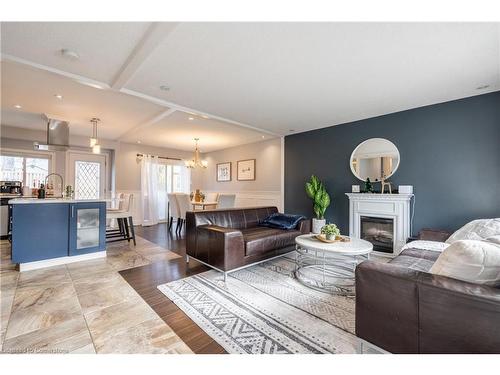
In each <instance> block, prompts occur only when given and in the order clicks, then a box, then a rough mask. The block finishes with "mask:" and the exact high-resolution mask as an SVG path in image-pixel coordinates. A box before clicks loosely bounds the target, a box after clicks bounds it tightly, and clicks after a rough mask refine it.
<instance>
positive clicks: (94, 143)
mask: <svg viewBox="0 0 500 375" xmlns="http://www.w3.org/2000/svg"><path fill="white" fill-rule="evenodd" d="M99 121H101V120H99V119H98V118H97V117H94V118H92V119H91V120H90V122H91V123H92V137H91V138H90V147H92V152H93V153H94V154H100V153H101V145H100V144H99V140H98V139H97V123H98V122H99Z"/></svg>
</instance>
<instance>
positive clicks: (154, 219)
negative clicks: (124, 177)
mask: <svg viewBox="0 0 500 375" xmlns="http://www.w3.org/2000/svg"><path fill="white" fill-rule="evenodd" d="M141 199H142V225H144V226H147V225H155V224H158V158H157V157H156V156H152V155H143V157H142V160H141Z"/></svg>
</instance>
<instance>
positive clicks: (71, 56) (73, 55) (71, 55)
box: [59, 48, 80, 60]
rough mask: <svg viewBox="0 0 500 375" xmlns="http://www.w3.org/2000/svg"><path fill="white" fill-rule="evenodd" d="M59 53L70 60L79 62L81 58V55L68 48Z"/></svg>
mask: <svg viewBox="0 0 500 375" xmlns="http://www.w3.org/2000/svg"><path fill="white" fill-rule="evenodd" d="M59 52H61V56H62V57H66V58H67V59H69V60H78V59H79V58H80V55H79V54H78V53H77V52H75V51H72V50H70V49H67V48H63V49H61V50H60V51H59Z"/></svg>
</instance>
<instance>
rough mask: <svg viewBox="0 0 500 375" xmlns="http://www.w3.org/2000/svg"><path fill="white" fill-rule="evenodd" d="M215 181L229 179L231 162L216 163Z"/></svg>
mask: <svg viewBox="0 0 500 375" xmlns="http://www.w3.org/2000/svg"><path fill="white" fill-rule="evenodd" d="M216 177H217V182H227V181H231V162H230V161H229V162H227V163H219V164H217V176H216Z"/></svg>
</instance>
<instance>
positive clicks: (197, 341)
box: [120, 224, 226, 354]
mask: <svg viewBox="0 0 500 375" xmlns="http://www.w3.org/2000/svg"><path fill="white" fill-rule="evenodd" d="M136 234H137V235H138V236H141V237H143V238H145V239H147V240H149V241H151V242H154V243H156V244H157V245H159V246H162V247H164V248H166V249H168V250H171V251H174V252H176V253H178V254H179V255H182V256H183V258H180V259H175V260H170V261H165V262H157V263H153V264H148V265H146V266H141V267H136V268H131V269H128V270H125V271H121V272H120V275H121V276H122V277H123V278H124V279H125V280H126V281H127V282H128V283H129V284H130V285H131V286H132V288H134V289H135V291H136V292H137V293H138V294H139V295H140V296H141V297H142V298H143V299H144V300H145V301H146V303H148V304H149V306H151V308H153V310H154V311H155V312H156V313H157V314H158V315H159V316H160V318H162V319H163V320H164V321H165V323H167V324H168V325H169V326H170V327H171V328H172V329H173V330H174V331H175V333H176V334H177V335H178V336H179V337H180V338H181V339H182V340H183V341H184V342H185V343H186V344H187V345H188V346H189V347H190V348H191V350H192V351H193V352H194V353H200V354H201V353H204V354H219V353H226V351H225V350H224V348H223V347H222V346H220V345H219V344H218V343H217V342H215V341H214V340H213V339H212V338H211V337H210V336H208V335H207V334H206V333H205V332H204V331H203V330H202V329H201V328H200V327H198V326H197V325H196V324H195V323H194V322H193V321H192V320H191V319H190V318H189V317H188V316H187V315H186V314H184V312H183V311H182V310H181V309H179V308H178V307H177V306H176V305H175V304H174V303H173V302H172V301H170V300H169V299H168V298H167V297H166V296H165V295H164V294H163V293H161V292H160V291H159V290H158V289H157V286H158V285H159V284H164V283H166V282H169V281H174V280H178V279H181V278H183V277H186V276H191V275H195V274H197V273H200V272H205V271H207V270H209V268H208V267H206V266H204V265H202V264H200V263H198V262H196V261H195V260H191V261H190V262H189V265H187V264H186V261H185V255H186V241H185V239H184V234H182V235H180V236H178V235H176V234H172V233H170V232H169V231H168V229H167V226H166V224H158V225H155V226H150V227H136Z"/></svg>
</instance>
